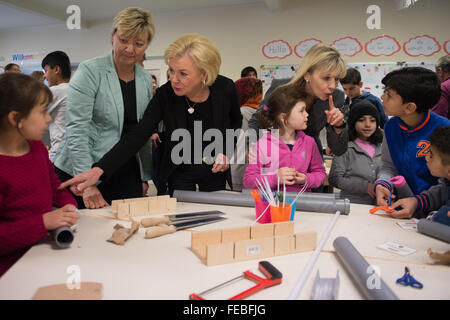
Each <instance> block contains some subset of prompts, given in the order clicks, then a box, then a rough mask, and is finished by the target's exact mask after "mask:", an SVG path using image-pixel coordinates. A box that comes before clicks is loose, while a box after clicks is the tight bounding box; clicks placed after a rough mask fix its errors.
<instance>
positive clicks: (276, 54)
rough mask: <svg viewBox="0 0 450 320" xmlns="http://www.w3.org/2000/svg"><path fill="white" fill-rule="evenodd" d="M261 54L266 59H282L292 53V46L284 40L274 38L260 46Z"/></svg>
mask: <svg viewBox="0 0 450 320" xmlns="http://www.w3.org/2000/svg"><path fill="white" fill-rule="evenodd" d="M262 52H263V55H264V56H265V57H266V58H268V59H275V58H279V59H284V58H286V57H288V56H290V55H291V54H292V48H291V46H290V45H289V43H287V42H286V41H283V40H274V41H271V42H268V43H266V44H265V45H264V46H263V48H262Z"/></svg>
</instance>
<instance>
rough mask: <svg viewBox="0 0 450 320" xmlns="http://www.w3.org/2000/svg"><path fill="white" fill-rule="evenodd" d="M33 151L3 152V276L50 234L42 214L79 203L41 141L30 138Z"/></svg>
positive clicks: (0, 201)
mask: <svg viewBox="0 0 450 320" xmlns="http://www.w3.org/2000/svg"><path fill="white" fill-rule="evenodd" d="M29 143H30V152H28V153H27V154H25V155H23V156H20V157H9V156H3V155H0V276H1V275H3V274H4V273H5V272H6V271H7V270H8V269H9V268H10V267H11V266H12V265H13V264H14V263H15V262H16V261H17V260H19V258H20V257H21V256H22V255H23V254H24V253H25V252H26V251H27V250H28V249H29V248H30V246H31V245H33V244H34V243H36V242H38V241H39V240H41V239H42V238H44V237H46V236H47V235H48V233H47V230H46V229H45V226H44V220H43V218H42V215H43V214H44V213H47V212H50V211H52V210H53V207H58V208H60V207H63V206H65V205H66V204H73V205H75V206H76V205H77V204H76V201H75V200H74V199H73V197H72V196H71V195H70V193H69V192H68V191H67V190H65V189H64V190H62V191H57V188H58V186H59V185H60V181H59V180H58V178H57V176H56V174H55V171H54V167H53V164H52V163H51V161H50V160H49V157H48V151H47V149H46V148H45V146H44V144H43V143H42V142H41V141H29Z"/></svg>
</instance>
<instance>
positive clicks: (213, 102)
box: [63, 34, 242, 194]
mask: <svg viewBox="0 0 450 320" xmlns="http://www.w3.org/2000/svg"><path fill="white" fill-rule="evenodd" d="M165 60H166V63H167V64H168V65H169V75H170V81H169V82H167V83H166V84H164V85H162V86H161V87H159V88H158V90H157V91H156V94H155V97H154V98H153V99H152V101H151V102H150V104H149V105H148V107H147V110H146V112H145V114H144V118H143V119H142V120H141V122H140V123H139V126H138V127H136V128H135V130H133V131H132V132H130V133H129V134H128V135H126V136H124V137H123V138H122V139H121V141H120V143H118V144H117V145H116V146H115V147H114V148H113V149H112V150H111V151H110V152H109V153H108V154H106V155H105V156H104V157H103V159H101V160H99V161H98V163H97V164H96V167H95V168H93V169H91V170H90V171H88V172H85V173H84V174H81V175H79V176H77V177H75V178H74V179H72V180H70V181H67V183H65V184H63V186H67V185H72V188H71V189H72V190H74V191H75V192H79V190H83V189H84V188H85V187H86V186H90V185H93V184H95V183H96V182H97V180H98V179H99V178H100V177H101V176H102V175H103V176H102V177H101V178H102V179H103V178H105V177H106V178H107V177H108V176H110V175H111V174H113V173H114V172H115V171H116V170H117V168H119V167H120V166H121V165H122V163H124V161H126V159H128V158H129V157H130V156H131V155H133V154H134V153H135V152H136V150H138V149H139V148H140V147H141V146H142V145H143V144H144V143H145V142H146V141H147V140H148V139H149V138H150V136H151V135H152V133H154V132H156V129H157V126H158V123H159V122H160V121H161V120H163V121H164V125H165V130H166V137H167V141H166V142H165V143H164V144H166V145H165V146H164V147H163V148H162V149H161V152H162V161H161V163H160V167H159V169H158V177H157V179H156V181H157V182H156V187H157V189H158V194H165V193H167V191H168V192H169V194H172V193H173V191H174V190H196V187H197V186H198V188H199V189H200V190H201V191H216V190H220V189H225V183H226V180H228V182H229V184H230V185H231V175H230V170H229V159H228V158H227V156H226V155H225V154H227V152H226V150H223V151H224V152H223V153H217V154H215V155H214V158H213V159H215V160H214V162H213V163H209V162H210V161H204V159H203V158H202V154H203V151H204V150H205V147H206V145H208V144H209V143H211V142H210V141H206V142H205V141H203V139H201V138H200V139H201V141H194V139H195V138H196V134H194V131H195V130H197V129H194V128H195V127H196V126H198V125H199V124H201V132H199V134H198V133H197V137H199V136H203V133H204V132H205V131H206V130H207V129H219V130H220V132H221V133H222V136H223V139H224V140H223V141H222V142H223V146H224V147H225V146H226V142H225V136H226V135H225V130H226V129H238V128H240V127H241V124H242V116H241V112H240V109H239V102H238V96H237V92H236V87H235V85H234V82H233V80H231V79H228V78H226V77H224V76H221V75H219V68H220V64H221V57H220V54H219V51H218V50H217V48H216V46H215V45H214V44H213V43H212V42H211V41H210V40H209V39H207V38H205V37H203V36H201V35H198V34H187V35H183V36H181V37H180V38H178V39H177V40H175V42H173V43H172V44H171V45H170V46H169V47H168V48H167V50H166V51H165ZM176 129H184V132H186V133H188V135H189V136H190V137H191V139H190V143H188V146H189V148H190V149H191V150H190V151H191V155H190V157H187V161H185V159H186V158H185V157H184V156H186V155H185V154H183V161H182V163H181V164H177V161H175V160H174V159H173V157H172V150H174V147H175V146H176V145H178V144H179V143H180V139H179V138H176V137H174V135H172V133H173V132H174V131H175V130H176ZM173 139H174V140H175V141H172V140H173ZM196 143H197V144H198V143H200V148H201V149H200V150H201V151H202V152H201V153H198V152H194V147H195V144H196ZM159 147H161V145H160V146H158V148H159ZM185 151H186V150H183V153H184V152H185ZM229 151H230V150H229ZM211 162H212V161H211ZM80 183H81V184H80ZM167 188H168V190H167Z"/></svg>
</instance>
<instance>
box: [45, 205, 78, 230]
mask: <svg viewBox="0 0 450 320" xmlns="http://www.w3.org/2000/svg"><path fill="white" fill-rule="evenodd" d="M76 210H77V208H76V207H75V206H74V205H72V204H66V205H65V206H64V207H62V208H59V209H56V210H53V211H50V212H47V213H45V214H44V215H43V216H42V218H43V219H44V226H45V228H46V229H47V230H55V229H58V228H59V227H64V226H65V227H71V226H73V225H74V224H76V223H77V221H78V218H79V215H78V213H77V211H76Z"/></svg>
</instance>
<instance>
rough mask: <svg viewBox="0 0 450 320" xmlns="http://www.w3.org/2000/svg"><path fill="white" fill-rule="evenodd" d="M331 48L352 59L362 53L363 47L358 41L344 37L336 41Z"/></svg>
mask: <svg viewBox="0 0 450 320" xmlns="http://www.w3.org/2000/svg"><path fill="white" fill-rule="evenodd" d="M331 47H333V48H336V49H337V50H338V51H339V52H340V53H341V54H342V55H344V56H348V57H352V56H354V55H356V54H358V53H359V52H361V51H362V49H363V48H362V45H361V43H360V42H359V41H358V39H355V38H352V37H344V38H340V39H338V40H335V41H334V42H333V43H332V44H331Z"/></svg>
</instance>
